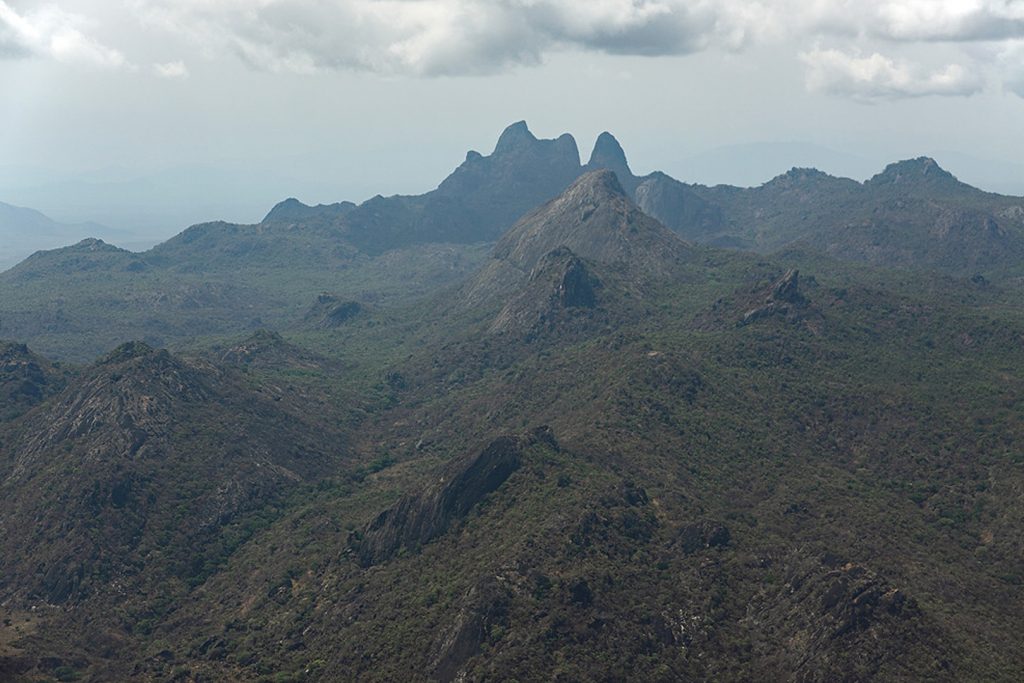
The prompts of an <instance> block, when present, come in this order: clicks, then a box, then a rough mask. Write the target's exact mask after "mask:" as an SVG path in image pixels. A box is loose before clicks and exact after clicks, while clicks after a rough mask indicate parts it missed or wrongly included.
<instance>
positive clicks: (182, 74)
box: [153, 60, 188, 78]
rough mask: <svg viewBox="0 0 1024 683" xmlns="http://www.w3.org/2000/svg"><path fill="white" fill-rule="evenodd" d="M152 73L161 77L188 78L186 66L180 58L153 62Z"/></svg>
mask: <svg viewBox="0 0 1024 683" xmlns="http://www.w3.org/2000/svg"><path fill="white" fill-rule="evenodd" d="M153 73H155V74H156V75H157V76H160V77H161V78H188V67H186V66H185V62H183V61H181V60H178V61H176V62H165V63H163V64H154V65H153Z"/></svg>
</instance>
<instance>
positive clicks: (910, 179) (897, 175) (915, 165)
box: [868, 157, 959, 185]
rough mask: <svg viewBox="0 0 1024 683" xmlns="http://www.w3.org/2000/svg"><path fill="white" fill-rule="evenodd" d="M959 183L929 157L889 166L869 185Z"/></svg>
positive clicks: (898, 162) (872, 179) (907, 160)
mask: <svg viewBox="0 0 1024 683" xmlns="http://www.w3.org/2000/svg"><path fill="white" fill-rule="evenodd" d="M922 182H925V183H928V184H950V183H959V181H958V180H957V179H956V177H955V176H954V175H953V174H952V173H950V172H949V171H947V170H945V169H944V168H942V167H941V166H939V164H938V163H937V162H936V161H935V159H932V158H929V157H918V158H916V159H906V160H903V161H897V162H895V163H892V164H889V165H888V166H886V167H885V170H884V171H882V172H881V173H879V174H878V175H876V176H874V177H873V178H871V179H870V180H869V181H868V183H869V184H871V185H905V184H912V183H922Z"/></svg>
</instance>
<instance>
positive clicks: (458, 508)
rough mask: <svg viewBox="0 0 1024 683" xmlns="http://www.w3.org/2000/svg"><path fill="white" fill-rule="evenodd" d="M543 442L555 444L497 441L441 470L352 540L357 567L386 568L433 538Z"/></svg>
mask: <svg viewBox="0 0 1024 683" xmlns="http://www.w3.org/2000/svg"><path fill="white" fill-rule="evenodd" d="M545 441H546V442H547V443H548V445H549V447H550V445H551V444H552V443H554V442H553V440H552V437H551V435H550V431H538V432H536V433H534V434H531V435H530V436H526V437H517V436H503V437H499V438H497V439H495V440H494V441H492V442H491V443H490V444H489V445H488V446H487V447H486V448H484V449H483V450H482V451H481V452H480V453H478V454H476V455H474V456H471V457H469V458H468V459H463V460H459V461H458V462H456V463H453V464H452V465H450V466H449V467H447V468H445V471H444V473H443V474H442V475H441V476H440V477H439V478H438V480H437V481H435V482H434V483H433V484H432V485H430V486H429V487H428V488H427V489H426V490H425V491H423V492H422V493H419V494H414V495H407V496H404V497H403V498H402V499H401V500H399V501H398V502H397V503H396V504H395V505H393V506H392V507H391V508H389V509H387V510H385V511H384V512H382V513H380V514H379V515H378V516H377V518H376V519H374V520H373V521H372V522H371V523H370V524H369V525H368V526H367V527H366V528H365V529H364V530H363V532H362V537H361V538H358V539H354V543H355V550H356V556H357V558H358V560H359V563H360V564H361V565H362V566H364V567H369V566H371V565H374V564H379V563H381V562H386V561H387V560H389V559H391V558H392V557H394V556H395V555H397V554H398V553H400V552H401V551H403V550H404V551H408V552H415V551H417V550H418V549H419V548H420V546H422V545H424V544H426V543H429V542H430V541H432V540H434V539H436V538H438V537H439V536H441V535H442V534H444V533H445V532H446V531H448V529H449V528H450V527H451V526H452V525H454V524H456V523H457V522H458V521H459V520H461V519H462V518H464V517H465V516H466V515H467V514H468V513H469V511H470V510H472V509H473V508H474V507H475V506H476V505H477V503H479V502H480V501H481V500H482V499H483V498H484V497H485V496H487V495H488V494H489V493H492V492H493V491H495V490H497V489H498V488H499V487H500V486H501V485H502V484H503V483H504V482H505V480H506V479H508V478H509V476H511V475H512V473H513V472H515V471H516V470H517V469H519V466H520V464H521V462H522V457H523V451H524V450H525V449H526V448H528V447H530V446H532V445H535V444H537V443H541V442H545Z"/></svg>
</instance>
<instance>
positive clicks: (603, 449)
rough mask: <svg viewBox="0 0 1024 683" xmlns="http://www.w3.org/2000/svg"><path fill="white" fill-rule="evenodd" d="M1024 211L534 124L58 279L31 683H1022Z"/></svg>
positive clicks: (8, 462)
mask: <svg viewBox="0 0 1024 683" xmlns="http://www.w3.org/2000/svg"><path fill="white" fill-rule="evenodd" d="M1021 203H1024V200H1021V199H1017V198H1012V197H1003V196H998V195H991V194H987V193H983V192H980V191H978V190H976V189H974V188H971V187H969V186H966V185H964V184H962V183H960V182H959V181H957V180H956V179H955V178H954V177H952V176H951V175H950V174H948V173H946V172H945V171H943V170H942V169H941V168H940V167H938V165H937V164H935V163H934V162H933V161H931V160H928V159H916V160H911V161H906V162H900V163H897V164H893V165H891V166H889V167H888V168H887V169H885V170H884V171H883V172H882V173H880V174H879V175H877V176H875V177H874V178H872V179H870V180H869V181H867V182H865V183H858V182H855V181H852V180H846V179H840V178H833V177H831V176H827V175H825V174H822V173H819V172H816V171H813V170H799V169H797V170H794V171H791V172H790V173H787V174H785V175H783V176H780V177H779V178H776V179H774V180H772V181H770V182H769V183H767V184H765V185H764V186H762V187H759V188H753V189H741V188H732V187H721V186H719V187H711V188H709V187H702V186H698V185H688V184H685V183H681V182H679V181H676V180H674V179H672V178H669V177H668V176H665V175H663V174H658V173H655V174H651V175H648V176H644V177H637V176H634V175H633V174H632V173H631V172H630V171H629V167H628V164H627V162H626V157H625V154H624V153H623V152H622V149H621V147H620V146H619V145H618V143H617V142H616V141H615V139H614V138H613V137H612V136H611V135H608V134H605V135H602V136H601V137H600V138H599V139H598V142H597V144H596V145H595V149H594V151H593V153H592V155H591V157H590V159H589V161H588V162H587V163H586V164H581V163H580V159H579V156H578V152H577V150H576V146H575V143H574V142H573V140H572V138H571V137H569V136H562V137H560V138H557V139H555V140H537V139H536V138H534V137H533V136H532V134H530V132H529V130H528V129H527V128H526V126H525V124H515V125H513V126H511V127H510V128H509V129H507V130H506V131H505V132H504V133H503V134H502V136H501V138H500V139H499V142H498V145H497V146H496V148H495V151H494V152H493V153H492V154H491V155H489V156H483V155H480V154H476V153H473V152H471V153H470V154H469V155H467V158H466V161H465V162H464V163H463V164H462V165H461V166H460V167H459V168H458V169H457V170H456V171H455V173H453V175H452V176H451V177H449V178H448V179H447V180H445V181H444V182H443V183H442V184H441V185H440V186H439V187H438V189H437V190H435V191H434V192H431V193H428V194H427V195H422V196H418V197H401V196H400V197H390V198H384V197H377V198H374V199H371V200H369V201H368V202H365V203H363V204H361V205H358V206H357V205H355V204H351V203H347V202H340V203H337V204H332V205H324V206H314V207H310V206H305V205H303V204H301V203H299V202H297V201H295V200H287V201H285V202H282V203H281V204H278V205H277V206H276V207H275V208H274V209H273V210H272V211H271V212H270V213H269V214H268V216H267V217H266V218H265V219H264V220H263V221H262V222H261V223H259V224H257V225H251V226H241V225H232V224H226V223H208V224H201V225H197V226H193V227H191V228H189V229H188V230H186V231H184V232H183V233H181V234H180V235H178V236H176V237H175V238H173V239H172V240H169V241H168V242H166V243H164V244H162V245H159V246H158V247H155V248H153V249H151V250H149V251H147V252H143V253H132V252H128V251H125V250H123V249H119V248H117V247H114V246H111V245H109V244H106V243H105V242H101V241H99V240H95V239H92V240H86V241H83V242H80V243H78V244H76V245H73V246H71V247H65V248H62V249H58V250H54V251H49V252H42V253H38V254H35V255H33V256H31V257H30V258H28V259H26V260H25V261H23V262H22V263H20V264H19V265H18V266H16V267H14V268H12V269H11V270H9V271H7V272H5V273H3V274H0V335H2V336H4V337H7V338H11V339H13V340H14V341H11V342H9V343H4V344H3V345H0V400H2V401H3V404H2V405H3V407H4V410H2V411H0V547H2V548H4V549H5V552H4V553H2V554H0V678H2V679H4V680H11V681H13V682H15V683H22V682H24V681H39V680H53V679H56V680H94V681H121V680H141V681H164V680H176V681H195V682H197V683H198V682H199V681H212V680H217V681H221V680H224V681H243V680H244V681H248V680H257V681H266V682H270V681H321V680H323V681H334V680H371V681H373V680H379V681H391V680H400V679H406V680H439V681H470V680H557V681H577V680H593V681H620V680H637V681H677V680H734V681H744V680H793V681H809V682H810V681H815V682H816V681H821V682H825V681H868V680H872V681H874V680H880V681H910V680H938V681H960V680H994V681H1004V680H1005V681H1013V680H1019V679H1020V678H1021V676H1022V675H1024V650H1022V649H1021V648H1020V647H1019V645H1020V637H1019V633H1020V632H1021V630H1022V629H1024V618H1022V616H1021V613H1020V610H1019V609H1018V608H1017V598H1018V597H1019V591H1020V586H1021V585H1022V583H1024V564H1022V562H1021V558H1022V557H1024V555H1022V553H1024V545H1022V538H1024V536H1022V534H1021V533H1020V531H1021V528H1022V525H1024V499H1022V498H1021V495H1020V492H1021V491H1022V490H1024V458H1022V455H1021V451H1020V448H1019V444H1020V443H1022V441H1024V410H1022V407H1024V404H1022V402H1024V381H1022V379H1021V377H1020V374H1019V372H1017V368H1020V367H1022V366H1024V345H1022V344H1021V340H1022V339H1024V308H1022V307H1021V304H1020V301H1021V299H1020V288H1021V284H1022V280H1021V266H1022V262H1021V259H1020V256H1019V252H1018V251H1016V250H1017V249H1018V248H1019V245H1020V243H1021V242H1020V238H1021V224H1020V218H1021V217H1020V216H1019V215H1018V213H1017V211H1016V210H1015V207H1019V206H1020V204H1021ZM133 337H134V339H133ZM161 347H169V348H161Z"/></svg>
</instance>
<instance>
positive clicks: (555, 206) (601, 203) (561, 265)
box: [461, 169, 694, 335]
mask: <svg viewBox="0 0 1024 683" xmlns="http://www.w3.org/2000/svg"><path fill="white" fill-rule="evenodd" d="M693 259H694V252H693V250H692V249H691V248H690V247H689V246H688V245H687V244H686V243H684V242H683V241H682V240H680V239H679V238H678V237H677V236H676V235H674V234H673V233H672V232H671V231H669V230H668V229H666V228H665V227H664V226H662V225H661V224H660V223H658V222H657V221H656V220H654V219H653V218H651V217H650V216H648V215H646V214H644V213H643V212H642V211H641V210H640V209H639V208H638V207H637V206H636V205H635V204H634V203H633V201H632V200H631V199H630V198H629V197H628V196H627V194H626V192H625V190H624V189H623V187H622V186H621V185H620V184H619V181H618V179H617V177H616V175H615V173H613V172H612V171H609V170H603V169H602V170H594V171H589V172H587V173H585V174H584V175H582V176H580V178H579V179H578V180H576V181H575V182H574V183H573V184H572V185H571V186H569V188H568V189H566V190H565V192H563V193H562V194H561V195H559V196H558V197H556V198H555V199H552V200H551V201H550V202H547V203H546V204H544V205H543V206H540V207H538V208H537V209H535V210H534V211H531V212H530V213H528V214H527V215H526V216H524V217H523V218H521V219H520V220H519V221H518V222H517V223H516V224H515V225H514V226H512V227H511V228H510V229H509V230H508V232H506V233H505V234H504V235H503V236H502V238H501V239H500V240H499V241H498V243H497V244H496V245H495V247H494V251H493V252H492V255H491V260H490V261H489V262H488V264H487V265H486V266H485V267H484V268H483V269H482V270H481V271H480V272H479V273H478V274H477V275H476V276H474V277H473V278H472V279H471V280H470V281H469V282H467V284H466V285H465V287H464V288H463V293H462V295H461V296H462V302H463V304H464V305H465V306H468V307H474V306H484V307H486V306H487V305H491V306H494V305H496V302H501V303H502V308H501V311H500V312H499V313H498V314H497V317H496V318H494V321H493V323H492V325H491V330H492V331H493V332H501V333H505V334H528V335H536V334H538V333H540V331H541V329H542V328H551V327H552V326H557V327H559V330H560V331H559V333H560V334H562V335H565V334H567V333H568V332H567V330H566V327H565V326H566V325H572V326H576V327H580V326H581V325H582V326H584V327H585V326H587V325H589V324H594V323H596V322H598V321H602V322H603V324H605V325H607V324H609V319H608V317H607V316H608V315H609V314H612V312H613V310H617V311H618V312H619V313H620V314H626V313H627V311H630V309H633V311H635V310H636V309H637V300H638V299H642V298H643V291H644V290H645V289H647V288H648V287H649V286H650V285H651V284H652V283H654V282H657V281H664V280H666V279H668V278H671V277H672V276H678V275H679V273H680V271H681V270H682V267H683V265H684V264H686V263H688V262H690V261H692V260H693ZM625 299H632V301H629V302H627V301H625Z"/></svg>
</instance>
